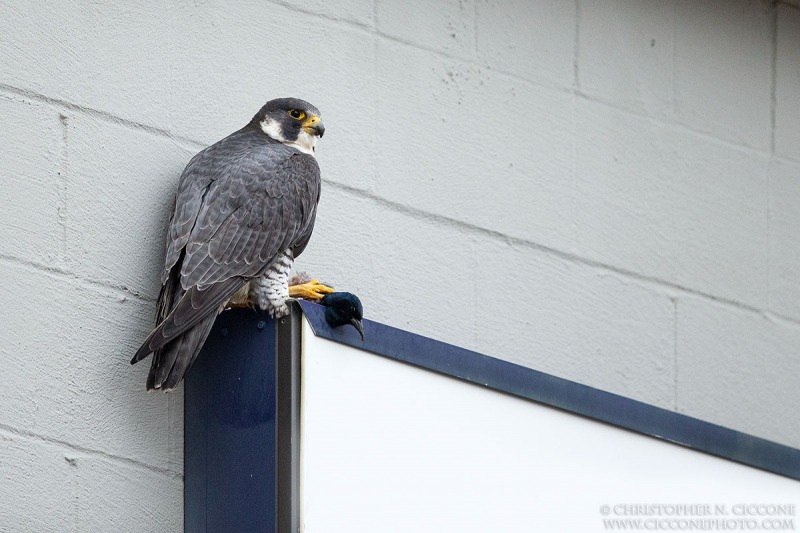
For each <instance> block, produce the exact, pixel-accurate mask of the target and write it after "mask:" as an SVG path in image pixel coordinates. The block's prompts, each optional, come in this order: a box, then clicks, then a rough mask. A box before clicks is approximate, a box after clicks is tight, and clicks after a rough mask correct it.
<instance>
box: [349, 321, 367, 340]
mask: <svg viewBox="0 0 800 533" xmlns="http://www.w3.org/2000/svg"><path fill="white" fill-rule="evenodd" d="M350 323H351V324H352V325H353V327H354V328H356V330H358V333H359V335H361V342H364V324H362V323H361V321H360V320H359V319H357V318H351V319H350Z"/></svg>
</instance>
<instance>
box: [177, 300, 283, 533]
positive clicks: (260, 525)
mask: <svg viewBox="0 0 800 533" xmlns="http://www.w3.org/2000/svg"><path fill="white" fill-rule="evenodd" d="M276 340H277V339H276V327H275V321H273V320H271V319H269V318H268V317H267V316H266V315H263V314H259V313H255V312H253V311H251V310H249V309H244V310H234V311H227V312H225V313H223V314H221V315H220V316H219V318H218V319H217V322H216V324H215V325H214V328H213V329H212V331H211V334H210V335H209V337H208V340H207V341H206V344H205V346H204V347H203V351H202V352H201V353H200V355H199V356H198V357H197V360H196V361H195V363H194V365H192V368H191V370H190V372H189V373H188V375H187V376H186V381H185V389H184V531H186V532H187V533H199V532H208V533H214V532H218V531H248V532H250V531H252V532H265V533H266V532H274V531H277V529H276V526H275V523H276V493H277V490H276V476H277V460H276V446H275V441H276V436H277V433H278V432H277V429H276V425H277V424H276Z"/></svg>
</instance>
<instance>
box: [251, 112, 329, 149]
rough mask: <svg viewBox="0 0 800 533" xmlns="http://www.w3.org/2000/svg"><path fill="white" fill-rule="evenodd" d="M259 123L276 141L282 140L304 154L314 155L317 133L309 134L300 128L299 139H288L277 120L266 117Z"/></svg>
mask: <svg viewBox="0 0 800 533" xmlns="http://www.w3.org/2000/svg"><path fill="white" fill-rule="evenodd" d="M259 125H260V126H261V131H263V132H264V133H266V134H267V135H269V136H270V137H272V138H273V139H275V140H276V141H279V142H282V143H283V144H285V145H287V146H291V147H293V148H297V149H298V150H300V151H301V152H303V153H304V154H308V155H310V156H312V157H313V156H314V150H316V146H317V139H318V137H317V136H316V135H309V134H308V133H306V131H305V130H300V134H299V135H298V136H297V140H294V141H287V140H286V138H285V137H284V136H283V135H282V134H281V128H280V125H279V124H278V122H277V121H275V120H273V119H271V118H265V119H264V120H262V121H261V122H260V123H259Z"/></svg>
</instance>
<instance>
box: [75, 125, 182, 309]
mask: <svg viewBox="0 0 800 533" xmlns="http://www.w3.org/2000/svg"><path fill="white" fill-rule="evenodd" d="M68 136H69V142H70V147H69V175H68V176H67V180H68V186H67V213H68V215H67V250H68V257H67V264H68V265H69V268H70V269H72V270H74V271H75V272H77V273H78V274H80V275H81V276H84V277H87V278H91V279H95V280H99V281H102V282H105V283H108V284H111V285H117V286H125V287H128V288H130V289H131V290H133V291H134V292H136V293H139V294H142V295H144V296H146V297H149V298H156V297H157V296H158V292H159V289H160V286H161V271H162V269H163V267H164V253H165V244H164V242H165V240H164V239H165V235H166V231H167V225H168V223H169V217H170V214H171V212H172V204H173V202H174V199H175V191H176V188H177V185H178V178H179V177H180V174H181V172H182V170H183V168H184V166H185V165H186V164H187V163H188V162H189V159H191V156H192V155H194V154H193V153H192V152H190V151H188V150H186V149H185V148H181V147H180V146H177V145H176V144H175V143H173V142H172V141H170V140H169V139H166V138H164V137H159V136H155V135H153V134H151V133H149V132H146V131H142V130H135V129H132V128H130V127H127V126H123V125H119V124H112V123H109V122H106V121H98V120H95V119H93V118H90V117H86V116H83V115H80V114H76V115H75V116H74V117H71V118H70V120H69V133H68Z"/></svg>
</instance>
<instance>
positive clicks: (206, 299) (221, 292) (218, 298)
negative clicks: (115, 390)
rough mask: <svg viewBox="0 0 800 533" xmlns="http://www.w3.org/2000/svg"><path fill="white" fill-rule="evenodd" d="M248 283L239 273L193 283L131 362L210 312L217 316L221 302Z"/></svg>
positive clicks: (160, 347) (137, 360)
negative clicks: (197, 284) (208, 282)
mask: <svg viewBox="0 0 800 533" xmlns="http://www.w3.org/2000/svg"><path fill="white" fill-rule="evenodd" d="M245 283H247V281H246V280H244V279H242V278H238V277H236V278H230V279H227V280H225V281H221V282H219V283H215V284H213V285H211V286H209V287H207V288H205V289H200V288H198V287H191V288H190V289H189V290H187V291H186V292H185V293H183V294H182V295H181V297H180V299H179V300H178V302H177V304H175V307H174V308H173V309H172V310H170V312H169V314H168V315H167V316H166V318H164V320H163V321H162V322H161V323H160V324H159V325H158V326H156V328H155V329H154V330H153V331H152V332H151V333H150V335H148V337H147V339H145V341H144V343H143V344H142V346H141V347H140V348H139V350H138V351H137V352H136V354H135V355H134V356H133V359H131V364H136V363H138V362H139V361H141V360H142V359H144V358H145V357H147V356H148V355H150V354H151V353H153V352H155V351H158V350H160V349H162V348H164V347H165V346H166V345H167V344H169V343H170V342H172V341H173V340H175V339H177V338H178V337H180V336H181V335H182V334H183V333H184V332H186V331H189V330H191V329H192V328H193V327H194V326H196V325H197V324H198V323H200V322H202V321H203V320H205V319H206V318H207V317H208V316H209V315H212V316H216V315H217V313H218V312H219V309H220V306H222V305H224V304H225V303H226V302H227V301H228V299H229V298H230V297H231V296H233V295H234V293H236V291H238V290H239V289H240V288H241V287H242V286H243V285H244V284H245Z"/></svg>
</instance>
